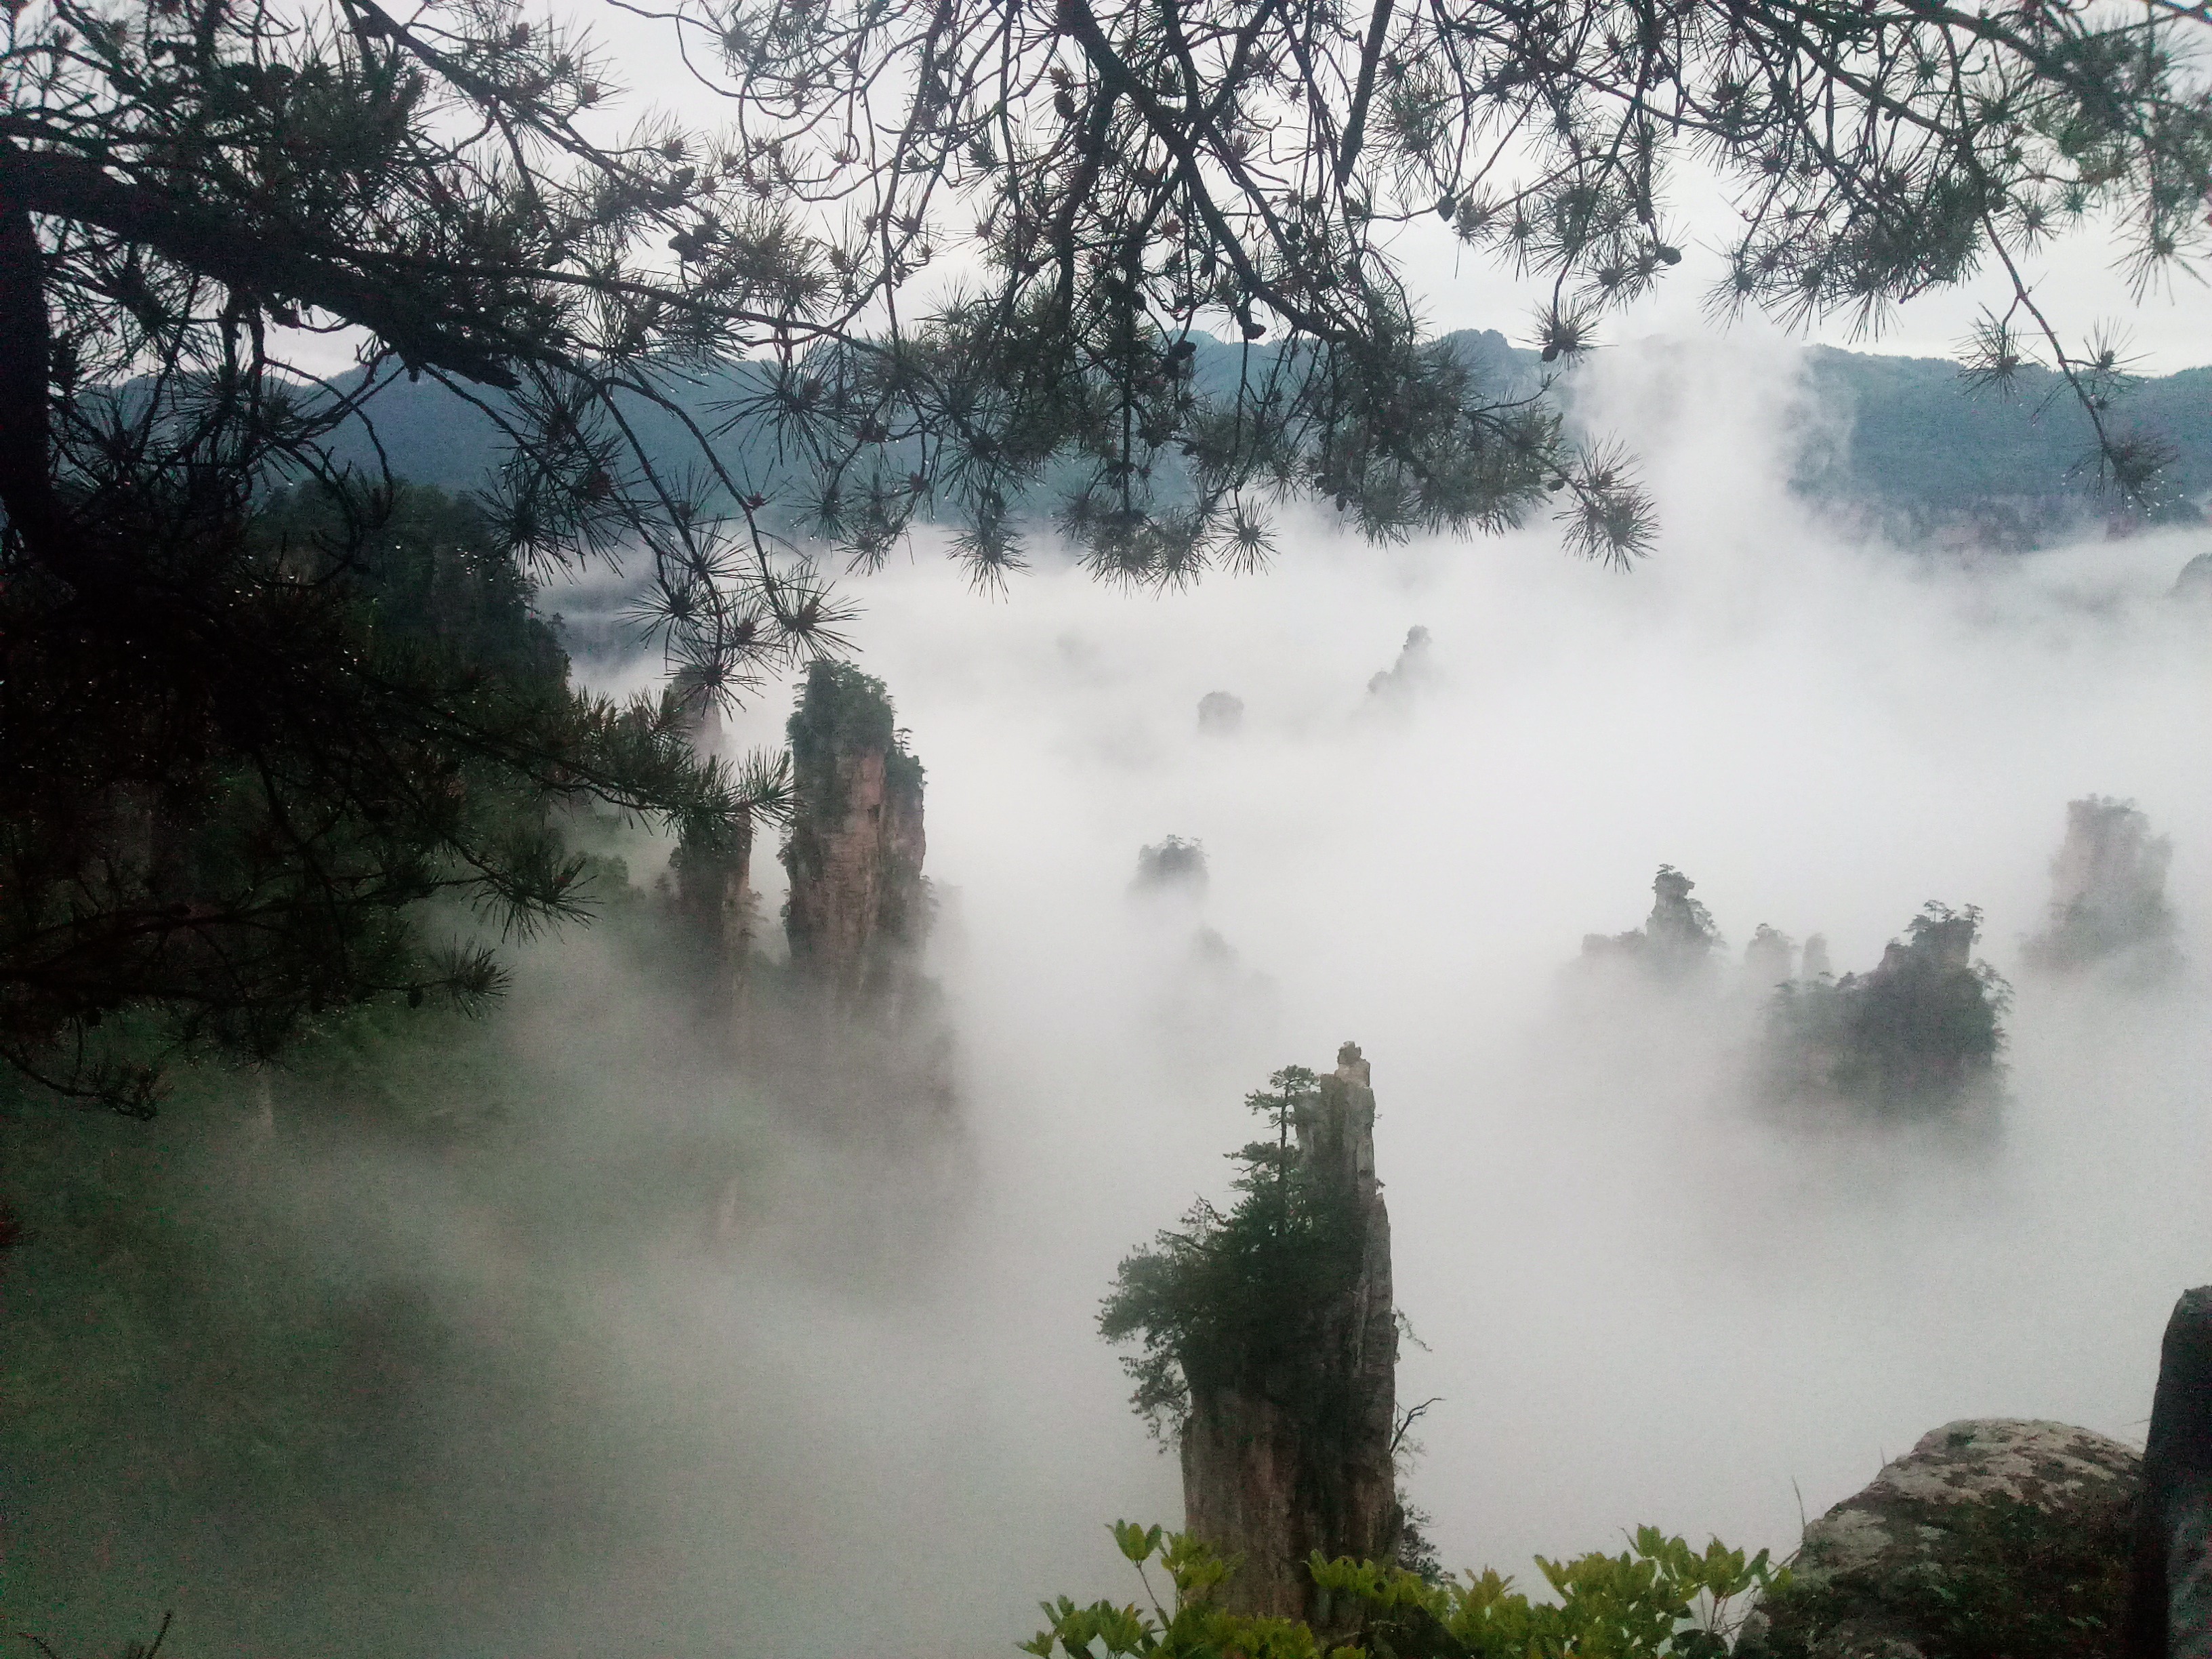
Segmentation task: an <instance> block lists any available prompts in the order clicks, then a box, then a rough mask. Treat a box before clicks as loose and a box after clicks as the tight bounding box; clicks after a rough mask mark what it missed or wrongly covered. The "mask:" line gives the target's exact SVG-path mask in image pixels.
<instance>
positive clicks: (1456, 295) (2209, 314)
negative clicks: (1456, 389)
mask: <svg viewBox="0 0 2212 1659" xmlns="http://www.w3.org/2000/svg"><path fill="white" fill-rule="evenodd" d="M556 9H558V10H559V11H561V12H562V13H564V14H566V15H569V16H572V17H574V18H575V19H577V20H578V21H580V22H581V23H582V24H584V25H585V26H586V27H588V28H589V29H590V30H591V32H592V35H593V37H594V38H595V39H596V40H599V42H600V43H601V44H602V45H603V46H605V49H606V50H607V51H608V52H609V53H610V54H611V56H612V57H613V58H614V59H615V64H616V76H615V78H616V79H617V81H618V82H620V83H621V84H622V85H623V87H624V88H626V89H627V93H628V96H627V98H626V100H625V105H626V107H625V108H624V110H623V115H624V117H625V118H627V117H629V116H630V115H632V114H634V113H636V112H639V111H640V106H641V105H643V104H644V103H646V102H648V101H657V102H658V103H659V104H660V105H661V106H663V107H665V108H668V109H670V110H671V111H673V112H676V113H678V114H679V115H680V116H681V117H683V118H685V119H687V120H690V121H692V122H696V123H697V124H699V125H716V124H718V123H719V122H720V120H721V118H722V116H721V113H720V111H721V109H722V108H723V107H724V106H721V105H720V100H717V99H716V98H714V97H713V96H711V95H708V94H703V93H702V92H701V91H699V89H698V88H697V83H696V82H695V81H693V80H692V79H691V77H690V75H689V73H688V72H687V71H686V70H684V66H683V64H682V63H681V61H680V60H679V59H678V58H677V56H676V55H675V53H674V52H672V51H671V49H670V40H671V32H670V28H669V26H668V25H666V24H665V23H659V22H652V21H647V20H644V19H642V18H640V17H638V16H636V15H634V14H629V13H626V12H623V11H622V10H620V9H617V8H616V7H615V6H613V5H611V4H609V3H606V0H556ZM1673 211H1674V219H1673V228H1674V234H1676V236H1677V237H1678V239H1679V240H1680V246H1681V247H1682V252H1683V259H1682V263H1681V264H1680V265H1678V266H1676V267H1675V268H1674V270H1671V271H1668V272H1667V273H1666V274H1665V276H1664V277H1663V279H1662V281H1661V282H1660V283H1658V285H1657V287H1656V290H1655V291H1654V292H1653V293H1652V294H1651V295H1649V296H1647V297H1646V298H1645V299H1644V301H1641V302H1639V303H1638V304H1637V305H1635V306H1633V307H1630V308H1629V309H1628V310H1627V311H1626V312H1625V313H1620V314H1618V315H1616V316H1614V317H1613V318H1612V319H1608V320H1607V323H1606V325H1605V326H1604V328H1603V331H1602V332H1601V339H1602V340H1603V341H1604V342H1605V343H1616V344H1617V343H1625V342H1628V341H1632V340H1639V339H1645V338H1650V337H1655V336H1656V337H1671V338H1685V337H1696V336H1700V335H1711V334H1713V333H1716V332H1717V331H1718V330H1717V329H1716V327H1715V326H1714V325H1713V324H1711V322H1710V321H1709V320H1708V319H1706V318H1705V316H1704V315H1703V313H1702V306H1703V302H1704V300H1705V295H1706V294H1707V293H1708V292H1709V291H1710V290H1711V289H1712V287H1713V286H1714V284H1715V283H1717V282H1718V281H1719V279H1720V278H1721V277H1722V276H1723V274H1724V272H1725V270H1726V264H1725V261H1724V258H1723V255H1722V253H1721V252H1720V250H1721V249H1722V248H1723V247H1724V246H1726V245H1727V243H1728V242H1729V240H1731V238H1732V235H1733V232H1734V226H1735V212H1734V210H1733V209H1732V208H1731V207H1730V206H1729V202H1728V200H1727V199H1726V197H1724V196H1723V193H1722V192H1721V191H1719V190H1718V188H1717V186H1716V185H1714V184H1713V183H1712V182H1711V180H1710V179H1706V178H1701V177H1698V176H1693V175H1692V174H1690V173H1686V172H1684V173H1681V174H1680V175H1678V182H1677V186H1676V189H1675V191H1674V197H1673ZM2113 240H2114V239H2113V237H2112V232H2111V228H2110V227H2108V226H2090V227H2088V228H2084V229H2083V230H2082V231H2081V232H2080V233H2078V234H2075V235H2074V236H2072V237H2070V238H2069V239H2067V240H2063V241H2061V242H2058V243H2055V244H2053V245H2052V246H2051V247H2049V248H2048V249H2046V250H2045V252H2044V253H2043V255H2042V256H2041V257H2039V258H2027V259H2025V260H2023V262H2022V264H2023V269H2024V270H2027V272H2028V274H2029V276H2030V280H2031V281H2032V282H2033V283H2034V284H2035V296H2036V299H2037V301H2038V302H2039V304H2040V305H2041V306H2042V307H2043V308H2044V309H2045V312H2046V313H2047V314H2049V315H2050V316H2051V319H2052V321H2053V322H2054V324H2056V325H2057V326H2058V327H2059V328H2060V330H2061V331H2062V333H2063V335H2064V336H2065V337H2067V339H2068V343H2069V346H2072V347H2076V348H2078V347H2079V346H2080V345H2081V343H2083V342H2084V341H2085V340H2086V339H2087V337H2089V336H2090V335H2092V334H2093V333H2094V332H2096V331H2098V330H2099V329H2100V328H2105V329H2109V330H2111V331H2112V332H2114V333H2116V334H2117V335H2118V337H2120V338H2121V339H2122V340H2123V341H2124V343H2125V344H2126V346H2127V347H2128V349H2129V350H2130V354H2131V356H2132V358H2133V363H2134V367H2135V368H2136V370H2137V371H2138V372H2140V373H2142V374H2171V373H2172V372H2173V371H2175V370H2177V369H2182V368H2196V367H2198V366H2199V365H2203V364H2208V363H2212V288H2208V287H2207V285H2206V283H2205V281H2204V280H2203V279H2202V278H2201V277H2198V276H2191V275H2189V274H2187V273H2184V272H2178V273H2176V274H2175V275H2174V276H2173V277H2172V280H2171V283H2170V284H2169V286H2168V287H2167V288H2166V289H2163V290H2161V291H2159V292H2155V293H2152V294H2148V295H2142V296H2141V297H2140V298H2139V297H2138V296H2136V295H2134V294H2133V293H2131V292H2130V289H2129V286H2128V283H2127V282H2126V280H2125V279H2124V277H2123V276H2120V275H2119V274H2118V273H2117V272H2116V271H2114V270H2112V246H2113ZM1401 241H1402V252H1403V256H1404V257H1405V258H1406V260H1407V268H1408V274H1409V275H1410V276H1411V277H1412V278H1413V283H1414V286H1415V289H1416V291H1417V292H1418V294H1419V296H1420V300H1421V303H1422V305H1423V307H1424V309H1425V314H1426V316H1427V319H1428V320H1429V322H1430V323H1431V325H1432V326H1433V327H1434V328H1435V329H1436V330H1437V331H1439V332H1443V331H1450V330H1453V329H1460V328H1495V329H1498V330H1499V331H1501V332H1503V333H1504V334H1505V335H1506V336H1507V337H1508V338H1510V339H1511V340H1512V341H1513V342H1514V343H1516V344H1526V343H1529V341H1530V340H1531V338H1532V337H1533V335H1534V317H1535V314H1536V312H1537V309H1538V307H1539V306H1540V304H1541V302H1542V301H1543V300H1544V298H1545V297H1546V292H1547V288H1548V284H1541V283H1523V282H1516V280H1514V279H1513V277H1512V276H1510V274H1508V273H1507V272H1506V271H1504V270H1503V269H1502V268H1501V267H1499V266H1498V265H1497V264H1494V263H1492V261H1491V260H1490V259H1489V258H1486V256H1484V255H1482V254H1479V253H1476V252H1472V251H1470V250H1468V249H1467V248H1465V247H1464V246H1462V245H1461V244H1460V243H1458V242H1457V241H1456V240H1455V238H1454V237H1453V236H1452V235H1451V234H1450V233H1449V231H1448V230H1447V229H1446V228H1444V227H1443V225H1442V224H1441V223H1440V222H1435V221H1431V220H1427V219H1424V220H1421V221H1419V222H1416V224H1415V225H1413V227H1411V228H1409V229H1407V231H1405V232H1402V233H1401ZM2009 298H2010V294H2009V290H2008V289H2007V287H2006V286H2005V284H2004V283H2003V281H2002V273H2001V272H2000V273H1997V274H1996V276H1994V277H1993V276H1990V274H1988V273H1984V274H1983V275H1982V276H1979V277H1978V278H1977V279H1976V280H1974V281H1972V282H1971V283H1967V284H1966V285H1964V286H1963V287H1961V288H1960V289H1951V290H1947V291H1944V292H1941V293H1937V294H1933V295H1927V296H1925V297H1923V298H1922V299H1919V300H1916V301H1912V302H1911V303H1910V304H1907V305H1905V306H1901V307H1897V308H1896V309H1895V311H1894V313H1893V315H1892V317H1891V319H1889V321H1888V323H1887V325H1886V326H1885V327H1884V329H1883V331H1881V334H1879V335H1878V336H1876V337H1871V338H1869V337H1860V336H1856V335H1854V333H1853V331H1852V330H1851V328H1850V324H1849V320H1848V319H1838V320H1837V321H1835V322H1834V323H1832V324H1831V325H1827V326H1825V327H1820V328H1816V329H1814V330H1813V331H1810V332H1809V333H1803V332H1800V333H1793V332H1790V331H1784V330H1783V329H1781V328H1779V327H1778V326H1776V325H1773V324H1771V323H1768V322H1766V321H1765V320H1764V319H1759V318H1757V317H1749V318H1747V319H1744V320H1743V321H1741V322H1740V323H1738V324H1736V325H1734V327H1733V328H1732V329H1731V330H1730V332H1731V333H1734V334H1735V335H1737V336H1738V337H1748V338H1749V339H1750V340H1752V341H1753V342H1754V343H1756V342H1759V341H1762V340H1771V341H1773V342H1774V343H1777V344H1778V345H1780V344H1784V343H1790V342H1797V343H1802V342H1806V341H1814V342H1818V343H1824V344H1828V345H1834V346H1839V347H1843V348H1844V349H1849V350H1854V351H1876V352H1889V353H1896V354H1899V355H1903V356H1920V357H1954V356H1957V355H1958V351H1959V347H1960V343H1961V342H1962V341H1963V340H1964V339H1965V338H1966V336H1967V334H1968V332H1969V331H1970V330H1971V329H1972V326H1973V324H1974V320H1975V319H1976V317H1977V316H1978V314H1979V313H1980V312H1981V311H1982V309H1983V308H1984V307H1990V306H1996V307H2002V306H2003V305H2004V304H2005V303H2006V302H2007V301H2008V300H2009Z"/></svg>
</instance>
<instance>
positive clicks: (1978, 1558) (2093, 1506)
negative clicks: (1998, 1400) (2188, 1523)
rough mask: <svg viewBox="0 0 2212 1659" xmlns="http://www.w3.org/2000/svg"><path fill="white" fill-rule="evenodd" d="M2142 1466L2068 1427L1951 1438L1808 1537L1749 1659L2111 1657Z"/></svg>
mask: <svg viewBox="0 0 2212 1659" xmlns="http://www.w3.org/2000/svg"><path fill="white" fill-rule="evenodd" d="M2141 1487H2142V1458H2141V1457H2140V1456H2139V1455H2136V1453H2135V1452H2134V1451H2132V1450H2130V1449H2129V1448H2128V1447H2126V1446H2124V1445H2122V1444H2121V1443H2119V1442H2118V1441H2117V1440H2111V1439H2107V1438H2106V1437H2105V1436H2103V1435H2101V1434H2097V1433H2094V1432H2093V1431H2090V1430H2087V1429H2080V1428H2075V1427H2072V1426H2070V1425H2067V1424H2064V1423H2048V1422H2034V1421H2022V1420H2018V1419H2003V1418H1999V1419H1970V1420H1967V1421H1964V1422H1958V1423H1947V1424H1945V1425H1943V1426H1942V1428H1940V1429H1937V1430H1935V1431H1933V1432H1931V1433H1929V1434H1926V1435H1923V1437H1921V1439H1920V1443H1918V1444H1917V1445H1916V1446H1914V1447H1913V1449H1911V1451H1910V1452H1908V1453H1907V1454H1905V1455H1904V1456H1902V1457H1899V1458H1898V1459H1896V1460H1895V1461H1894V1462H1891V1463H1889V1464H1888V1465H1887V1466H1886V1467H1885V1468H1883V1469H1882V1471H1881V1474H1878V1475H1876V1476H1875V1479H1874V1481H1873V1482H1872V1484H1870V1485H1869V1486H1867V1488H1866V1489H1865V1490H1864V1491H1863V1492H1859V1493H1858V1494H1857V1495H1856V1496H1855V1497H1851V1498H1845V1499H1844V1501H1843V1502H1842V1503H1840V1504H1837V1505H1836V1507H1835V1508H1833V1509H1832V1510H1829V1511H1828V1512H1827V1513H1826V1515H1824V1516H1821V1517H1820V1519H1819V1520H1818V1521H1815V1522H1814V1523H1813V1524H1812V1525H1811V1526H1809V1527H1808V1528H1806V1529H1805V1537H1804V1541H1803V1544H1802V1546H1801V1547H1800V1549H1799V1551H1798V1553H1797V1557H1796V1560H1795V1561H1794V1562H1793V1563H1792V1582H1791V1583H1790V1585H1789V1586H1788V1587H1787V1588H1786V1589H1782V1590H1778V1591H1777V1592H1776V1593H1775V1594H1773V1595H1770V1596H1769V1597H1768V1598H1767V1601H1766V1602H1765V1605H1764V1606H1763V1607H1761V1608H1760V1609H1759V1612H1758V1613H1757V1614H1756V1615H1754V1618H1753V1621H1752V1622H1753V1625H1754V1626H1756V1627H1757V1628H1756V1629H1755V1630H1754V1631H1753V1632H1747V1637H1746V1641H1745V1644H1744V1646H1743V1647H1742V1648H1741V1650H1740V1651H1741V1653H1742V1654H1743V1655H1745V1656H1746V1659H1752V1656H1759V1659H1981V1656H1990V1659H1996V1656H2000V1655H2002V1656H2004V1659H2060V1656H2068V1659H2075V1656H2078V1659H2090V1656H2110V1655H2114V1654H2117V1653H2118V1647H2119V1640H2120V1631H2121V1626H2122V1622H2123V1619H2124V1610H2125V1607H2126V1602H2127V1593H2128V1572H2129V1562H2130V1555H2131V1546H2132V1542H2133V1521H2134V1514H2135V1507H2136V1496H2137V1493H2138V1492H2139V1491H2140V1489H2141Z"/></svg>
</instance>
